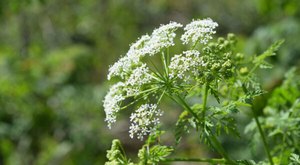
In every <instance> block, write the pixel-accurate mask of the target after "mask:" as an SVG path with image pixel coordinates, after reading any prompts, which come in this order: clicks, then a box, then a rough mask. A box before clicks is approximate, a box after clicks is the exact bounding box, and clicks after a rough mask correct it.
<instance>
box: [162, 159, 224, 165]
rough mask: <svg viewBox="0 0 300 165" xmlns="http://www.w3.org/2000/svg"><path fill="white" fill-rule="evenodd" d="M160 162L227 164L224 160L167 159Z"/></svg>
mask: <svg viewBox="0 0 300 165" xmlns="http://www.w3.org/2000/svg"><path fill="white" fill-rule="evenodd" d="M162 162H207V163H211V164H219V163H222V164H227V163H228V162H227V161H226V160H225V159H201V158H168V159H163V160H162Z"/></svg>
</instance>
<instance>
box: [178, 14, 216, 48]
mask: <svg viewBox="0 0 300 165" xmlns="http://www.w3.org/2000/svg"><path fill="white" fill-rule="evenodd" d="M217 26H218V24H217V23H216V22H214V21H212V20H211V19H210V18H207V19H203V20H194V21H193V22H191V23H189V24H187V25H186V26H185V28H184V31H185V33H184V34H183V35H182V36H181V41H182V42H183V44H187V43H192V44H193V45H194V44H196V43H197V42H200V43H202V44H207V42H208V40H210V39H212V34H215V33H216V31H215V30H214V29H215V28H216V27H217Z"/></svg>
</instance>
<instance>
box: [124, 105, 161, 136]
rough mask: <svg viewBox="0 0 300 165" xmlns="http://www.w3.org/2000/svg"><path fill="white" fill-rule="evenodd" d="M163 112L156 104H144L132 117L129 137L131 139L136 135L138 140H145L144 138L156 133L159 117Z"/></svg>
mask: <svg viewBox="0 0 300 165" xmlns="http://www.w3.org/2000/svg"><path fill="white" fill-rule="evenodd" d="M162 115H163V112H162V111H161V110H160V109H158V108H157V105H156V104H143V105H141V106H140V108H139V109H137V110H136V111H135V112H134V113H132V114H131V116H130V121H131V125H130V127H129V129H130V130H129V135H130V137H131V138H133V137H134V135H136V136H137V138H138V139H140V140H143V138H144V136H146V135H149V134H151V133H153V132H154V131H155V128H156V126H157V125H158V124H159V122H160V121H159V117H160V116H162Z"/></svg>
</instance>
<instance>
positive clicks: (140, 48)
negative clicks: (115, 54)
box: [126, 35, 151, 64]
mask: <svg viewBox="0 0 300 165" xmlns="http://www.w3.org/2000/svg"><path fill="white" fill-rule="evenodd" d="M150 39H151V38H150V36H149V35H143V36H142V37H141V38H139V39H138V40H137V41H136V42H135V43H133V44H132V45H131V46H130V49H129V51H128V52H127V54H126V56H127V57H128V58H129V59H131V60H132V61H134V63H135V64H137V63H138V62H139V61H140V58H141V57H143V56H145V55H146V54H147V53H149V52H148V48H147V47H148V46H147V45H148V44H147V43H148V42H149V40H150Z"/></svg>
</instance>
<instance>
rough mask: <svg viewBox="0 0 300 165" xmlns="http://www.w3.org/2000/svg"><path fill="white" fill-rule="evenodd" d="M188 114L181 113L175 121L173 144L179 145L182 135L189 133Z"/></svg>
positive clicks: (186, 112)
mask: <svg viewBox="0 0 300 165" xmlns="http://www.w3.org/2000/svg"><path fill="white" fill-rule="evenodd" d="M189 122H190V121H189V113H188V111H183V112H182V113H181V114H180V116H179V119H178V120H177V123H176V127H175V142H176V144H179V143H180V141H181V138H182V136H183V135H184V134H186V133H189Z"/></svg>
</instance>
